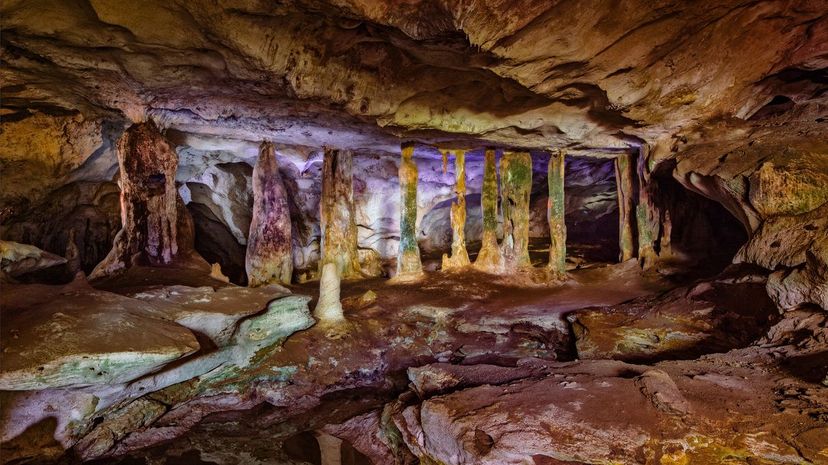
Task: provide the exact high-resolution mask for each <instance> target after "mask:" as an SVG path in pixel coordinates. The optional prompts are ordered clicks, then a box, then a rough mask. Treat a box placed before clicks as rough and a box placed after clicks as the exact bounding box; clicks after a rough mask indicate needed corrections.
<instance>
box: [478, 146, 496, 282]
mask: <svg viewBox="0 0 828 465" xmlns="http://www.w3.org/2000/svg"><path fill="white" fill-rule="evenodd" d="M497 198H498V192H497V165H496V164H495V151H494V150H493V149H486V154H485V161H484V165H483V187H482V191H481V194H480V206H481V209H482V210H483V238H482V244H481V246H480V253H478V254H477V260H475V262H474V267H475V268H477V269H479V270H480V271H485V272H488V273H498V272H500V271H501V269H502V267H503V256H502V255H501V253H500V247H498V246H497Z"/></svg>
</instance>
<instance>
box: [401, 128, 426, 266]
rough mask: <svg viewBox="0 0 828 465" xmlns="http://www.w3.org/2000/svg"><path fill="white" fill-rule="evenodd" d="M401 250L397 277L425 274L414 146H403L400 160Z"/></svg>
mask: <svg viewBox="0 0 828 465" xmlns="http://www.w3.org/2000/svg"><path fill="white" fill-rule="evenodd" d="M399 177H400V250H399V254H398V255H397V277H398V278H400V279H406V278H416V277H419V276H420V275H421V274H422V272H423V264H422V262H421V261H420V247H419V246H418V245H417V164H416V163H415V162H414V145H413V144H404V145H403V146H402V157H401V159H400V176H399Z"/></svg>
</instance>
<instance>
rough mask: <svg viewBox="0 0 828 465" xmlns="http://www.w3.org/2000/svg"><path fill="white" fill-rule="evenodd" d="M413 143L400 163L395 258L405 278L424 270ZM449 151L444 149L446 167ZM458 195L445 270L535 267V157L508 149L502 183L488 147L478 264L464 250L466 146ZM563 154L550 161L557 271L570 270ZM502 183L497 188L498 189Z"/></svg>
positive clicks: (458, 154) (458, 166)
mask: <svg viewBox="0 0 828 465" xmlns="http://www.w3.org/2000/svg"><path fill="white" fill-rule="evenodd" d="M413 152H414V148H413V145H411V144H407V145H403V147H402V159H401V162H400V193H401V196H402V197H401V205H402V206H401V219H400V252H399V256H398V259H397V272H398V276H399V277H400V278H402V279H405V278H409V277H416V276H418V275H419V274H420V273H422V264H421V263H420V254H419V248H418V247H417V241H416V226H415V225H416V219H417V167H416V164H415V163H414V160H413ZM448 154H449V152H443V159H444V169H445V164H446V158H447V156H448ZM454 157H455V159H454V161H455V195H456V200H455V201H454V203H452V206H451V226H452V250H451V255H450V256H449V255H444V256H443V270H444V271H451V270H456V269H462V268H465V267H468V266H474V268H476V269H478V270H480V271H484V272H488V273H494V274H502V273H510V272H514V271H519V270H525V269H529V268H531V267H532V264H531V261H530V259H529V202H530V196H531V191H532V157H531V155H530V154H529V153H528V152H505V153H504V154H503V156H502V157H501V158H500V183H499V186H498V175H497V173H498V170H497V166H496V154H495V151H494V150H492V149H487V150H486V151H485V155H484V157H485V158H484V167H483V188H482V192H481V207H482V214H483V237H482V245H481V249H480V252H479V254H478V256H477V260H476V261H475V262H474V264H472V263H471V261H470V260H469V256H468V252H467V250H466V239H465V232H464V229H465V222H466V200H465V194H466V167H465V151H454ZM564 158H565V156H564V153H563V152H562V151H555V152H554V153H552V154H551V156H550V161H549V172H548V176H549V205H548V209H547V218H548V222H549V228H550V235H551V238H552V239H551V243H550V249H549V259H550V260H549V266H548V270H549V271H550V273H551V274H553V275H554V276H562V275H563V274H565V272H566V225H565V223H564V212H565V203H564V166H565V162H564ZM498 187H499V189H498ZM498 199H500V208H501V213H502V216H503V240H502V242H501V243H500V245H498V242H497V225H498V220H497V208H498Z"/></svg>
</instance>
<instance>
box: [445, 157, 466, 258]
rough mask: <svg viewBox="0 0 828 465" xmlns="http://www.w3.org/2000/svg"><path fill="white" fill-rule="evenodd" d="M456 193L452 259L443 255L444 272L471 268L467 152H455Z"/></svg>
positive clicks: (452, 219) (453, 212)
mask: <svg viewBox="0 0 828 465" xmlns="http://www.w3.org/2000/svg"><path fill="white" fill-rule="evenodd" d="M454 193H455V195H456V196H457V200H456V201H455V202H454V203H452V204H451V230H452V239H451V257H449V256H447V255H446V254H443V266H442V269H443V270H444V271H446V270H451V269H457V268H464V267H467V266H469V264H470V263H471V262H470V261H469V253H468V251H467V250H466V152H465V151H463V150H457V151H455V152H454Z"/></svg>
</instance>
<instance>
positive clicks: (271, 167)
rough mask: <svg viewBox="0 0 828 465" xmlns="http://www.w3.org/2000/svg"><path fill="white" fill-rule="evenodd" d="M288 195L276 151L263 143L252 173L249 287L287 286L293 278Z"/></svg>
mask: <svg viewBox="0 0 828 465" xmlns="http://www.w3.org/2000/svg"><path fill="white" fill-rule="evenodd" d="M290 235H291V222H290V210H289V208H288V201H287V192H286V191H285V186H284V184H282V177H281V175H280V174H279V168H278V165H277V164H276V150H275V149H274V147H273V144H272V143H270V142H262V145H261V147H260V148H259V160H258V161H257V162H256V167H255V168H254V169H253V219H252V220H251V222H250V235H249V237H248V239H247V256H246V258H245V268H246V269H247V279H248V284H249V285H250V286H253V287H255V286H262V285H265V284H270V283H281V284H290V281H291V278H292V275H293V258H292V256H291V240H290Z"/></svg>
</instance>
